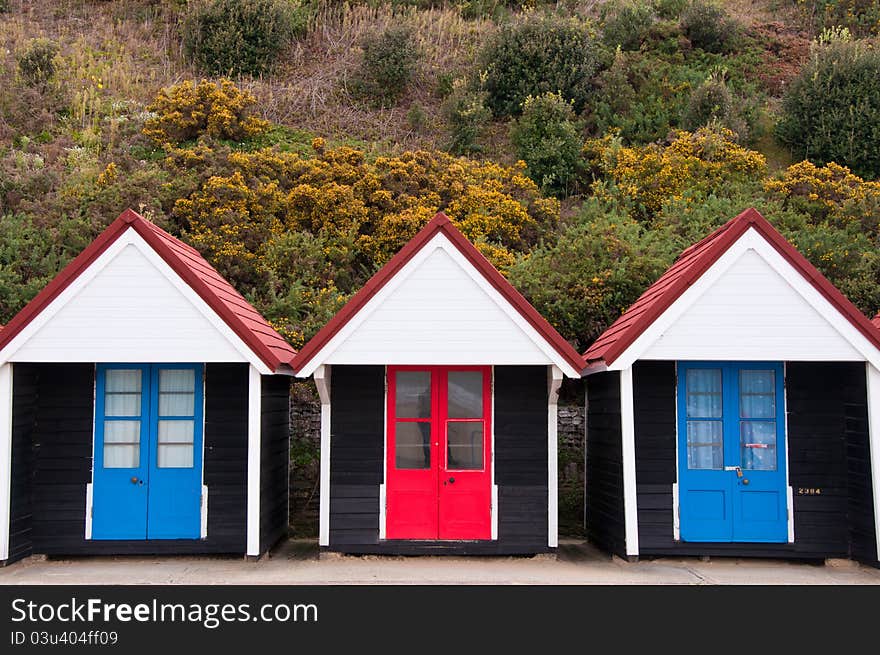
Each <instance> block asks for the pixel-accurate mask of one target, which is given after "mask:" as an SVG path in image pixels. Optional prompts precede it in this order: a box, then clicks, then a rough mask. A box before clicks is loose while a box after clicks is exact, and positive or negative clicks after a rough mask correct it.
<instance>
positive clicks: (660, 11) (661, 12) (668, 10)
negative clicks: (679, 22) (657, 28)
mask: <svg viewBox="0 0 880 655" xmlns="http://www.w3.org/2000/svg"><path fill="white" fill-rule="evenodd" d="M652 4H653V5H654V11H656V12H657V15H658V16H660V18H665V19H667V20H675V19H677V18H678V17H679V16H681V12H683V11H684V9H685V7H687V4H688V0H654V2H653V3H652Z"/></svg>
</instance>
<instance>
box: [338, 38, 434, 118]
mask: <svg viewBox="0 0 880 655" xmlns="http://www.w3.org/2000/svg"><path fill="white" fill-rule="evenodd" d="M363 51H364V52H363V58H362V59H361V64H360V67H359V68H358V70H357V71H356V72H355V74H354V80H353V82H352V88H353V90H354V91H355V92H356V93H357V94H358V95H361V96H363V97H366V98H369V99H370V100H372V101H373V102H375V103H376V104H378V105H381V106H390V105H393V104H394V103H395V102H396V101H397V100H398V99H399V98H400V97H401V96H402V95H403V94H404V92H406V89H407V87H408V86H409V83H410V81H411V80H412V77H413V73H414V72H415V70H416V64H417V62H418V59H419V53H418V50H417V48H416V45H415V42H414V39H413V32H412V29H411V28H410V27H408V26H406V25H395V26H392V27H389V28H387V29H386V30H385V31H384V32H381V33H379V34H370V35H368V36H367V38H366V39H365V40H364V43H363Z"/></svg>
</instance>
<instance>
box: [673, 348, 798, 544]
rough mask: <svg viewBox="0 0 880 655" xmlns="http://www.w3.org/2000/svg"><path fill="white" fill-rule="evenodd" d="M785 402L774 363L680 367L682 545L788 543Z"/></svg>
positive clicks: (685, 364)
mask: <svg viewBox="0 0 880 655" xmlns="http://www.w3.org/2000/svg"><path fill="white" fill-rule="evenodd" d="M783 394H784V380H783V371H782V365H781V364H780V363H778V362H770V363H764V362H749V363H742V362H680V363H679V365H678V433H679V448H678V452H679V461H678V465H679V517H680V530H681V538H682V540H684V541H697V542H756V543H760V542H763V543H768V542H785V541H787V539H788V511H787V494H786V484H785V479H786V475H785V463H786V457H785V416H784V395H783Z"/></svg>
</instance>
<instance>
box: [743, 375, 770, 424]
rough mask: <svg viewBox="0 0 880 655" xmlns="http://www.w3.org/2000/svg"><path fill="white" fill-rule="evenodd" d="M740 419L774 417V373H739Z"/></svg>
mask: <svg viewBox="0 0 880 655" xmlns="http://www.w3.org/2000/svg"><path fill="white" fill-rule="evenodd" d="M739 408H740V409H739V411H740V414H739V415H740V417H741V418H775V417H776V371H750V370H742V371H740V372H739Z"/></svg>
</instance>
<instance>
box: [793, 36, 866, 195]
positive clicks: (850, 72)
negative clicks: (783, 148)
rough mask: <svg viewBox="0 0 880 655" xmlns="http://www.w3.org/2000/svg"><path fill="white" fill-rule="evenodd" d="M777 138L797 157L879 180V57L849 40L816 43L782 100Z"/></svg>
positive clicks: (859, 43)
mask: <svg viewBox="0 0 880 655" xmlns="http://www.w3.org/2000/svg"><path fill="white" fill-rule="evenodd" d="M777 134H778V136H779V138H780V140H781V141H782V142H783V143H785V144H786V145H788V146H789V148H790V149H791V150H792V152H793V153H794V154H795V156H796V157H803V158H806V159H810V160H811V161H815V162H818V163H820V164H821V163H826V162H832V161H833V162H836V163H838V164H842V165H845V166H848V167H849V168H851V169H852V170H853V172H854V173H856V174H857V175H860V176H862V177H866V178H871V179H873V178H876V177H878V176H880V52H878V51H877V50H876V49H873V48H871V47H869V46H868V45H866V44H864V43H861V42H852V41H848V40H846V38H836V39H832V40H831V41H830V42H826V43H822V44H819V43H817V44H816V45H815V46H814V48H813V50H812V53H811V56H810V59H809V60H808V61H807V63H806V64H805V65H804V67H803V69H802V70H801V72H800V74H799V75H798V77H797V78H795V79H794V81H793V82H792V83H791V85H790V87H789V90H788V92H787V93H786V95H785V97H784V98H783V102H782V114H781V118H780V121H779V123H778V125H777Z"/></svg>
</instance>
